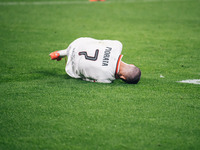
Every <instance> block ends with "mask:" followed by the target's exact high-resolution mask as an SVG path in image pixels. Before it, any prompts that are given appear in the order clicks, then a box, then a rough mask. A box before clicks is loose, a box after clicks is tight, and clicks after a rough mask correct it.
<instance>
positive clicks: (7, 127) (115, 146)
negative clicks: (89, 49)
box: [0, 0, 200, 150]
mask: <svg viewBox="0 0 200 150" xmlns="http://www.w3.org/2000/svg"><path fill="white" fill-rule="evenodd" d="M22 1H23V0H22ZM24 1H25V0H24ZM36 1H37V2H38V3H35V2H36ZM11 2H12V3H9V1H8V0H0V35H1V36H0V149H1V150H11V149H12V150H13V149H18V150H23V149H24V150H29V149H33V150H35V149H42V150H43V149H48V150H56V149H58V150H61V149H63V150H68V149H69V150H97V149H98V150H131V149H135V150H145V149H148V150H149V149H150V150H156V149H160V150H161V149H162V150H163V149H166V150H172V149H174V150H188V149H192V150H198V149H200V85H195V84H184V83H177V82H176V81H180V80H186V79H199V78H200V1H199V0H141V1H140V0H107V1H106V2H93V3H91V2H89V1H87V0H77V1H75V0H68V1H67V0H66V1H59V2H58V1H56V0H55V1H48V2H49V3H46V2H47V1H39V0H34V1H32V0H26V1H25V3H15V2H19V1H17V0H11ZM20 2H21V1H20ZM51 2H53V3H51ZM79 37H93V38H96V39H113V40H119V41H121V42H122V43H123V51H122V54H123V55H124V57H123V61H125V62H127V63H133V64H135V65H136V66H138V67H139V68H140V69H141V71H142V78H141V81H140V82H139V84H137V85H129V84H125V83H124V82H123V81H120V80H116V81H114V83H112V84H100V83H90V82H86V81H82V80H80V79H72V78H71V77H69V76H68V75H67V74H66V73H65V70H64V68H65V61H64V60H62V61H61V62H56V61H51V60H50V57H49V53H50V52H52V51H55V50H60V49H65V48H66V47H67V46H68V44H69V43H70V42H72V41H73V40H75V39H76V38H79ZM160 76H164V78H162V77H160Z"/></svg>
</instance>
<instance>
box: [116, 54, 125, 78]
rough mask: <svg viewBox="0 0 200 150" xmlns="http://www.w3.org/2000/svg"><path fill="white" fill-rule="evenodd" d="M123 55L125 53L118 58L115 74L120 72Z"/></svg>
mask: <svg viewBox="0 0 200 150" xmlns="http://www.w3.org/2000/svg"><path fill="white" fill-rule="evenodd" d="M122 57H123V55H120V56H119V58H118V61H117V67H116V71H115V74H117V73H118V72H119V67H120V61H121V59H122Z"/></svg>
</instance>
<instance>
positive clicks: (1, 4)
mask: <svg viewBox="0 0 200 150" xmlns="http://www.w3.org/2000/svg"><path fill="white" fill-rule="evenodd" d="M170 1H173V2H175V1H178V2H180V1H186V0H121V1H109V0H107V1H105V2H98V3H102V4H103V3H137V2H170ZM92 3H97V2H89V1H88V0H85V1H37V2H25V1H24V2H23V1H21V2H0V6H10V5H14V6H15V5H69V4H92Z"/></svg>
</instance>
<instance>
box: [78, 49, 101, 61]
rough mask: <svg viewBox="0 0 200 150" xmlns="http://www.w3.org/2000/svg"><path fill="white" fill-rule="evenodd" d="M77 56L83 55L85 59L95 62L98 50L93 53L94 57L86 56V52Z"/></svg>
mask: <svg viewBox="0 0 200 150" xmlns="http://www.w3.org/2000/svg"><path fill="white" fill-rule="evenodd" d="M78 54H79V55H84V56H85V59H87V60H92V61H96V60H97V58H98V55H99V50H98V49H97V50H96V51H95V54H94V57H92V56H88V54H87V52H86V51H82V52H79V53H78Z"/></svg>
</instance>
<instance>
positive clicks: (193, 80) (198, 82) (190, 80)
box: [177, 79, 200, 84]
mask: <svg viewBox="0 0 200 150" xmlns="http://www.w3.org/2000/svg"><path fill="white" fill-rule="evenodd" d="M177 82H180V83H191V84H200V79H189V80H182V81H177Z"/></svg>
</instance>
